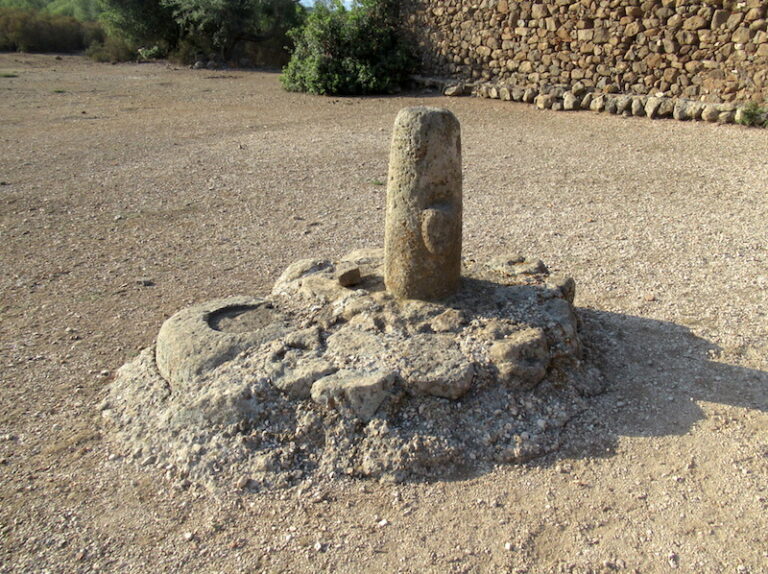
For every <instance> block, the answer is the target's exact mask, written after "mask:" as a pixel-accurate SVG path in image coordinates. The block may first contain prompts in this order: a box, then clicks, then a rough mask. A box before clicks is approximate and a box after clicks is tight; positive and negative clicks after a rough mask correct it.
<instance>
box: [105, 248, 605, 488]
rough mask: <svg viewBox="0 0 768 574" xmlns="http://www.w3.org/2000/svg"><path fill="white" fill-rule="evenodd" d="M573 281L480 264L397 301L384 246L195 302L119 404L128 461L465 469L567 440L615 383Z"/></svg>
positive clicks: (216, 467) (210, 477) (391, 472)
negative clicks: (594, 354)
mask: <svg viewBox="0 0 768 574" xmlns="http://www.w3.org/2000/svg"><path fill="white" fill-rule="evenodd" d="M574 290H575V285H574V282H573V280H572V279H570V278H567V277H556V276H553V275H551V274H550V273H549V272H548V270H547V268H546V266H545V265H544V264H543V263H542V262H541V261H539V260H536V259H529V258H526V257H522V256H512V257H499V258H496V259H494V260H492V261H490V262H486V263H478V262H474V261H465V262H464V269H463V272H462V284H461V287H460V289H459V291H458V292H457V293H456V294H455V295H453V296H451V297H450V298H448V299H445V300H441V301H439V302H427V301H416V300H398V299H396V298H395V297H393V296H392V295H391V294H390V293H388V292H387V291H386V289H385V287H384V282H383V252H382V251H381V250H362V251H355V252H353V253H350V254H349V255H347V256H346V257H344V258H342V259H341V260H340V261H338V262H331V261H324V260H302V261H299V262H297V263H294V264H293V265H291V266H290V267H289V268H288V269H286V271H285V272H284V273H283V274H282V276H281V277H280V278H279V279H278V281H277V282H276V284H275V286H274V288H273V290H272V293H271V294H270V295H269V296H268V297H266V298H262V299H259V298H250V297H233V298H229V299H222V300H217V301H212V302H208V303H204V304H201V305H197V306H194V307H190V308H188V309H184V310H182V311H180V312H179V313H177V314H176V315H174V316H173V317H171V318H170V319H169V320H168V321H166V323H165V324H164V325H163V326H162V328H161V330H160V333H159V335H158V339H157V344H156V346H155V348H154V349H148V350H146V351H144V352H143V353H142V354H141V355H140V356H139V357H138V358H136V359H135V360H134V361H132V362H131V363H128V364H127V365H125V366H124V367H122V368H121V369H120V371H119V372H118V376H117V378H116V380H115V382H114V383H113V385H112V388H111V392H110V396H109V397H108V398H107V399H106V400H105V401H104V404H103V405H102V413H103V415H104V418H105V419H106V420H107V421H109V423H110V425H111V426H112V428H113V430H114V431H115V433H116V437H117V439H118V443H119V448H120V449H121V451H122V452H123V454H124V455H125V456H127V457H130V458H133V459H135V460H136V461H138V462H140V463H142V464H145V465H158V466H161V467H162V468H164V469H165V470H166V471H167V473H168V474H169V477H170V478H173V479H175V480H178V481H179V482H180V483H182V484H184V483H190V482H203V483H205V484H209V485H211V486H216V487H218V486H222V480H223V477H229V478H230V480H224V484H232V483H234V484H236V485H239V487H241V488H251V489H257V488H267V487H272V486H287V485H290V484H294V483H296V482H297V481H301V480H306V479H310V478H311V477H313V476H317V475H320V476H323V477H329V476H337V475H352V476H361V477H363V476H367V477H375V478H386V479H391V480H398V481H400V480H408V479H411V478H418V477H428V476H449V475H452V474H455V473H459V472H466V471H467V470H470V471H471V470H472V469H473V468H474V469H481V468H484V467H487V466H488V465H493V464H497V463H506V462H515V461H523V460H527V459H529V458H531V457H534V456H538V455H541V454H544V453H547V452H551V451H552V450H554V449H556V448H557V446H558V444H559V442H560V437H559V435H560V430H561V429H562V427H563V425H564V424H565V423H566V422H567V421H568V420H570V419H571V418H572V417H573V416H574V414H575V413H577V412H579V411H580V410H582V409H583V407H584V397H585V396H587V395H589V394H594V393H595V392H598V391H599V390H600V389H601V385H602V383H601V379H600V376H599V373H597V372H595V371H594V370H590V369H588V368H585V367H584V366H583V365H582V362H581V355H582V342H581V339H580V334H579V321H578V317H577V315H576V313H575V312H574V309H573V306H572V303H573V296H574Z"/></svg>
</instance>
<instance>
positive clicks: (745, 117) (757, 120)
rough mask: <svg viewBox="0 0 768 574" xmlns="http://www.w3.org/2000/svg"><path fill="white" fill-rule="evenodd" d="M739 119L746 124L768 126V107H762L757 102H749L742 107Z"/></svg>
mask: <svg viewBox="0 0 768 574" xmlns="http://www.w3.org/2000/svg"><path fill="white" fill-rule="evenodd" d="M738 120H739V123H740V124H742V125H745V126H760V127H764V128H768V107H762V106H760V105H759V104H758V103H757V102H748V103H746V104H745V105H744V107H743V108H741V113H740V114H739V118H738Z"/></svg>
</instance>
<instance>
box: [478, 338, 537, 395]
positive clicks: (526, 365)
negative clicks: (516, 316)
mask: <svg viewBox="0 0 768 574" xmlns="http://www.w3.org/2000/svg"><path fill="white" fill-rule="evenodd" d="M489 357H490V359H491V362H492V363H493V364H494V365H495V366H496V368H497V369H498V371H499V376H500V378H501V379H502V380H503V381H505V382H506V383H508V384H510V383H513V384H515V385H518V386H520V387H523V388H529V387H531V386H533V385H535V384H536V383H538V382H540V381H541V380H542V379H543V378H544V377H545V376H546V374H547V367H548V366H549V360H550V358H549V350H548V347H547V338H546V336H545V334H544V332H543V331H542V330H541V329H536V328H530V329H523V330H520V331H516V332H514V333H511V334H509V335H507V336H506V337H505V338H504V339H502V340H500V341H496V342H495V343H493V345H492V346H491V348H490V350H489Z"/></svg>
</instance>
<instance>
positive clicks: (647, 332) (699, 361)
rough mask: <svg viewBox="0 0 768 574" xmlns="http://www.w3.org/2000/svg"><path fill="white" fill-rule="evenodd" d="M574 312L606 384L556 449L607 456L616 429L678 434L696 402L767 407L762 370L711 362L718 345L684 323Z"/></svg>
mask: <svg viewBox="0 0 768 574" xmlns="http://www.w3.org/2000/svg"><path fill="white" fill-rule="evenodd" d="M579 315H580V317H581V320H582V323H583V327H582V335H583V337H584V339H585V342H586V343H587V347H588V351H587V359H588V361H589V362H591V363H593V364H594V365H596V366H597V367H598V368H599V369H600V370H601V371H602V373H603V374H604V376H605V378H606V383H607V388H606V393H605V394H604V395H600V396H597V397H593V398H592V399H590V400H591V401H592V405H591V407H590V408H589V409H588V410H587V412H585V413H584V414H583V415H582V416H580V417H579V419H578V420H576V421H574V422H573V423H572V424H571V425H569V427H568V428H567V429H566V431H565V435H564V436H563V442H564V444H563V446H564V449H563V450H562V451H561V455H565V456H585V455H586V456H611V455H612V454H613V452H614V451H615V447H616V444H617V440H618V437H619V436H635V437H638V436H669V435H684V434H686V433H688V432H689V431H690V430H691V429H692V427H693V426H694V425H695V424H696V423H697V422H698V421H700V420H702V419H703V418H704V417H705V413H704V411H703V410H702V408H701V407H700V406H699V403H700V402H702V401H704V402H709V403H717V404H721V405H728V406H734V407H741V408H745V409H755V410H759V411H762V412H766V411H768V372H765V371H760V370H755V369H749V368H744V367H739V366H734V365H729V364H726V363H722V362H718V361H717V359H716V357H717V356H718V355H719V354H720V351H721V349H720V348H719V347H718V346H717V345H714V344H712V343H710V342H709V341H706V340H705V339H702V338H700V337H697V336H696V335H694V334H693V333H692V332H691V331H690V329H688V328H687V327H683V326H680V325H677V324H675V323H670V322H666V321H657V320H653V319H646V318H642V317H634V316H630V315H622V314H617V313H609V312H605V311H600V310H595V309H585V308H581V309H579ZM590 436H591V437H592V438H593V439H594V440H591V439H590V438H589V437H590ZM541 462H542V463H543V464H547V463H546V461H544V460H542V461H541Z"/></svg>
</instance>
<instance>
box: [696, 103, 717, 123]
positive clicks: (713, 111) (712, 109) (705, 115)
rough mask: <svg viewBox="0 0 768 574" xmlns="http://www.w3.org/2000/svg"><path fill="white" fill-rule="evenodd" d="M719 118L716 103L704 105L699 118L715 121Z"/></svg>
mask: <svg viewBox="0 0 768 574" xmlns="http://www.w3.org/2000/svg"><path fill="white" fill-rule="evenodd" d="M719 118H720V106H719V105H717V104H708V105H706V106H704V109H703V110H702V112H701V119H702V120H704V121H705V122H716V121H717V120H718V119H719Z"/></svg>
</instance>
